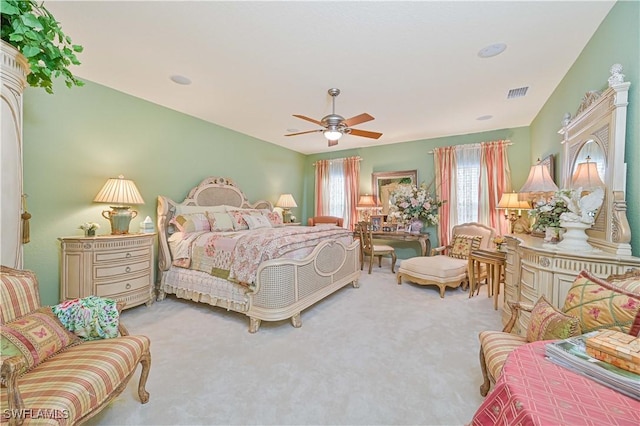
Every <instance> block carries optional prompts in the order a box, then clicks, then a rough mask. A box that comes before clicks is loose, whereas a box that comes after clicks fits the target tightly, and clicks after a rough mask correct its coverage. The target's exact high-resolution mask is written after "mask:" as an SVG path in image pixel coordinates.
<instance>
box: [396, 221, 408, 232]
mask: <svg viewBox="0 0 640 426" xmlns="http://www.w3.org/2000/svg"><path fill="white" fill-rule="evenodd" d="M406 230H407V226H406V225H405V224H404V223H398V224H397V227H396V232H405V231H406Z"/></svg>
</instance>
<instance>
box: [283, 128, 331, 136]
mask: <svg viewBox="0 0 640 426" xmlns="http://www.w3.org/2000/svg"><path fill="white" fill-rule="evenodd" d="M321 131H322V129H318V130H307V131H306V132H298V133H289V134H288V135H285V136H297V135H306V134H307V133H317V132H321Z"/></svg>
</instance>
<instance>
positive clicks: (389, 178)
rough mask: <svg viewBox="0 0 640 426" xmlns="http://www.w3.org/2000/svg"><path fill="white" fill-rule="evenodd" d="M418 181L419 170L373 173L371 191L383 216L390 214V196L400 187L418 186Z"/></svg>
mask: <svg viewBox="0 0 640 426" xmlns="http://www.w3.org/2000/svg"><path fill="white" fill-rule="evenodd" d="M417 181H418V171H417V170H404V171H401V172H376V173H371V189H372V191H373V196H374V200H375V202H376V205H377V206H378V207H381V208H382V214H383V215H386V214H388V213H389V206H390V204H389V195H390V194H391V193H392V192H393V191H394V190H395V189H396V187H397V186H398V185H416V182H417Z"/></svg>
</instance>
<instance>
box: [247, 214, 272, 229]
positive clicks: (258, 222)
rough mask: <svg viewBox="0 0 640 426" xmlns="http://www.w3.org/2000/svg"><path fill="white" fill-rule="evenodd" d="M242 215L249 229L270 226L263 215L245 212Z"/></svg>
mask: <svg viewBox="0 0 640 426" xmlns="http://www.w3.org/2000/svg"><path fill="white" fill-rule="evenodd" d="M242 217H243V218H244V220H245V222H247V225H248V226H249V229H258V228H271V222H270V221H269V219H268V218H267V217H266V216H264V215H251V214H245V215H243V216H242Z"/></svg>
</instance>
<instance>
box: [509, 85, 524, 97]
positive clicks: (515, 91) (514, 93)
mask: <svg viewBox="0 0 640 426" xmlns="http://www.w3.org/2000/svg"><path fill="white" fill-rule="evenodd" d="M527 90H529V87H520V88H518V89H511V90H509V93H508V94H507V99H513V98H521V97H523V96H524V95H526V94H527Z"/></svg>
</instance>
